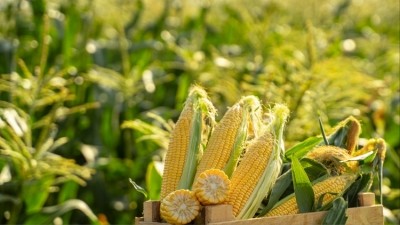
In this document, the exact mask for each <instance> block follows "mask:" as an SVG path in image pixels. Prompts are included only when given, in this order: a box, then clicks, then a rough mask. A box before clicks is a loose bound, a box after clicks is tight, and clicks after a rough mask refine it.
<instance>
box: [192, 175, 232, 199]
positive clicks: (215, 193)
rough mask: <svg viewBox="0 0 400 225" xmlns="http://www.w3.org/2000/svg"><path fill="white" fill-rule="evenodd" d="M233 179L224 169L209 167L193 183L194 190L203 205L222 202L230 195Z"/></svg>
mask: <svg viewBox="0 0 400 225" xmlns="http://www.w3.org/2000/svg"><path fill="white" fill-rule="evenodd" d="M230 183H231V181H230V180H229V178H228V176H227V175H226V174H225V173H224V171H222V170H219V169H209V170H206V171H204V172H202V173H201V174H200V175H199V176H198V177H197V179H196V180H195V182H194V184H193V191H194V193H195V195H196V197H197V199H198V200H199V201H200V203H201V204H202V205H212V204H220V203H223V202H225V200H226V197H227V196H228V191H229V188H230Z"/></svg>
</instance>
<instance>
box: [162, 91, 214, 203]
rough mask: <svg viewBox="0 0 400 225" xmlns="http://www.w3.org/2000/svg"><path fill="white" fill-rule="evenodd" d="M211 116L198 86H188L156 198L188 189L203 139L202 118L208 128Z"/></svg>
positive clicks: (205, 99)
mask: <svg viewBox="0 0 400 225" xmlns="http://www.w3.org/2000/svg"><path fill="white" fill-rule="evenodd" d="M214 116H215V109H214V107H213V106H212V104H211V102H210V101H209V100H208V98H207V94H206V92H205V91H204V90H203V89H201V88H200V87H198V86H194V87H192V88H191V90H190V93H189V97H188V99H187V100H186V102H185V106H184V109H183V110H182V112H181V115H180V116H179V119H178V121H177V122H176V124H175V127H174V129H173V131H172V134H171V138H170V142H169V144H168V149H167V152H166V156H165V163H164V171H163V178H162V183H161V193H160V199H163V198H164V197H165V196H167V195H168V194H169V193H171V192H173V191H175V190H177V189H190V188H191V185H192V183H193V178H194V174H195V172H196V167H197V160H198V159H199V157H200V156H201V149H200V147H201V141H202V140H203V139H204V138H202V133H204V132H203V129H204V127H203V118H204V117H207V119H208V121H210V122H211V125H212V124H213V122H214ZM206 128H207V127H206ZM204 135H206V134H204Z"/></svg>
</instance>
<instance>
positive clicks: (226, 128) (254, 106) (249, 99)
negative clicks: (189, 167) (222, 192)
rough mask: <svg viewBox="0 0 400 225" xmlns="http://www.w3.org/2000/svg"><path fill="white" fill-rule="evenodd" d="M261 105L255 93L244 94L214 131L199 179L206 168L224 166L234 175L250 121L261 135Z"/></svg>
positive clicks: (201, 161) (223, 168) (199, 171)
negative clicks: (251, 94) (259, 129)
mask: <svg viewBox="0 0 400 225" xmlns="http://www.w3.org/2000/svg"><path fill="white" fill-rule="evenodd" d="M260 118H261V105H260V102H259V100H258V99H257V98H256V97H254V96H246V97H243V98H242V99H241V100H240V101H239V102H237V103H236V104H235V105H233V106H232V107H231V108H230V109H229V110H228V111H227V112H226V113H225V115H224V116H223V118H222V119H221V121H220V122H219V124H218V125H217V126H216V127H215V130H214V131H213V132H212V134H211V136H210V139H209V142H208V144H207V146H206V149H205V151H204V155H203V157H202V159H201V160H200V163H199V166H198V168H197V172H196V175H195V179H196V178H197V177H198V176H199V175H200V174H201V173H202V172H204V171H205V170H208V169H221V170H224V172H225V173H226V174H227V175H228V177H230V176H231V174H232V172H233V170H234V169H235V168H236V165H237V161H238V159H239V156H240V154H241V152H242V150H243V147H244V144H245V141H246V139H247V137H248V131H249V130H250V128H249V121H251V122H252V125H253V127H252V130H253V131H254V132H255V135H257V133H256V132H257V131H258V126H259V122H258V121H257V120H258V119H260Z"/></svg>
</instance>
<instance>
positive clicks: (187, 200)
mask: <svg viewBox="0 0 400 225" xmlns="http://www.w3.org/2000/svg"><path fill="white" fill-rule="evenodd" d="M199 212H200V203H199V201H198V200H197V198H196V196H195V195H194V193H193V192H192V191H189V190H185V189H180V190H176V191H173V192H171V193H169V194H168V195H167V196H166V197H165V198H163V199H162V200H161V205H160V214H161V218H163V219H164V220H165V221H167V222H168V223H171V224H187V223H189V222H190V221H192V220H194V219H195V218H196V216H197V215H198V214H199Z"/></svg>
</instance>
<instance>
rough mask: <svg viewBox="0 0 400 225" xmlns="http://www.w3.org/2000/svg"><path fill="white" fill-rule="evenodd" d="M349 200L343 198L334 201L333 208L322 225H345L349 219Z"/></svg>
mask: <svg viewBox="0 0 400 225" xmlns="http://www.w3.org/2000/svg"><path fill="white" fill-rule="evenodd" d="M346 209H347V202H346V201H345V200H344V199H343V198H342V197H340V198H337V199H335V200H334V201H333V204H332V208H331V209H330V210H329V211H328V213H327V214H326V216H325V217H324V220H323V221H322V225H332V224H335V225H342V224H343V225H344V224H346V221H347V216H346Z"/></svg>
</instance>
